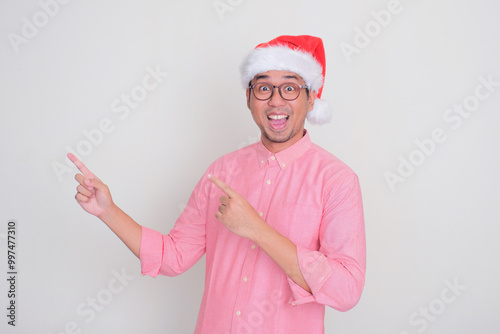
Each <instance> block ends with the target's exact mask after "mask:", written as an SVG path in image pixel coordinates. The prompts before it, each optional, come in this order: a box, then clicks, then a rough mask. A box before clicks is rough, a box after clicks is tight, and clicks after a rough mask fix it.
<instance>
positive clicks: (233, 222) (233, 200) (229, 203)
mask: <svg viewBox="0 0 500 334" xmlns="http://www.w3.org/2000/svg"><path fill="white" fill-rule="evenodd" d="M208 179H209V180H210V181H212V183H214V184H215V185H216V186H217V187H218V188H219V189H220V190H222V192H223V193H224V194H226V196H221V197H219V201H220V203H221V204H220V206H219V210H218V211H217V212H216V213H215V217H216V218H217V219H218V220H219V221H220V222H221V223H222V224H224V225H225V226H226V227H227V228H228V229H229V230H230V231H231V232H233V233H234V234H236V235H239V236H241V237H244V238H248V239H250V240H254V238H255V237H256V236H257V235H258V234H259V231H261V230H262V228H265V227H268V226H267V223H266V222H265V221H264V220H263V219H262V218H261V217H260V215H259V213H258V212H257V211H256V210H255V209H254V208H253V207H252V206H251V205H250V203H248V201H247V200H246V199H245V198H244V197H243V196H241V195H240V194H238V193H237V192H236V191H234V190H233V189H231V187H229V186H228V185H227V184H226V183H224V182H223V181H222V180H220V179H218V178H216V177H215V176H213V175H208Z"/></svg>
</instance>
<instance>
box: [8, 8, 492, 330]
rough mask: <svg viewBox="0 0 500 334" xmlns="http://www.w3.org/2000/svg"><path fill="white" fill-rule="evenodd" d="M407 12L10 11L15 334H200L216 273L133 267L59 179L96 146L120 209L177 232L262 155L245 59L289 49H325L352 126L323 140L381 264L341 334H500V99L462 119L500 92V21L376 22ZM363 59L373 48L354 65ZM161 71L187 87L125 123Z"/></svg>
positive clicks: (484, 14) (71, 184) (442, 15)
mask: <svg viewBox="0 0 500 334" xmlns="http://www.w3.org/2000/svg"><path fill="white" fill-rule="evenodd" d="M42 3H49V1H48V0H45V1H44V0H42ZM214 3H215V4H217V3H222V4H226V5H227V6H229V9H231V10H229V9H228V7H226V10H225V11H221V10H219V12H218V11H217V9H216V8H215V6H214ZM393 3H395V4H397V2H393ZM389 4H390V1H386V0H376V1H375V0H374V1H367V0H366V1H359V0H358V1H330V0H328V1H326V0H324V1H310V2H306V1H260V0H254V1H241V0H238V1H237V0H232V1H229V0H221V1H219V2H214V1H212V0H204V1H132V0H121V1H118V0H114V1H81V0H73V1H71V2H69V3H68V4H60V5H59V8H55V7H54V6H52V14H53V16H51V17H49V16H48V15H46V14H45V18H48V19H47V20H45V21H44V20H43V19H44V14H43V9H42V7H41V5H40V3H39V2H37V1H33V0H30V1H22V2H19V1H13V0H2V1H1V2H0V35H1V36H2V38H1V39H0V57H1V58H0V182H1V183H0V224H1V225H0V248H1V251H0V263H1V265H0V266H1V267H2V268H3V269H2V272H3V274H0V278H1V280H0V296H1V297H0V304H1V307H0V309H1V310H3V311H0V332H2V333H30V334H31V333H43V334H49V333H53V334H55V333H65V332H66V333H78V332H80V333H192V331H193V330H194V326H195V321H196V316H197V313H198V307H199V304H200V301H201V295H202V290H203V282H204V263H203V260H202V261H200V262H199V263H198V264H197V265H196V266H195V267H193V268H192V269H190V270H189V271H188V272H186V273H185V274H183V275H181V276H178V277H175V278H169V277H159V278H157V279H152V278H150V277H141V276H140V272H139V261H138V260H137V259H136V258H135V257H134V256H133V254H132V253H131V252H130V251H129V250H128V249H127V248H126V247H125V246H124V245H123V244H122V243H121V242H120V241H119V240H118V238H116V236H114V235H113V233H112V232H111V231H109V229H108V228H107V227H106V226H105V225H104V224H103V223H102V222H101V221H99V220H98V219H97V218H95V217H93V216H90V215H88V214H86V213H85V212H84V211H83V210H82V209H81V208H80V207H79V206H78V204H77V203H76V201H75V200H74V194H75V188H76V181H74V179H73V175H74V174H75V172H76V170H74V169H72V170H71V171H67V170H62V172H60V175H59V177H58V176H57V173H56V172H55V171H54V168H53V167H54V166H57V165H59V166H62V165H66V161H67V160H66V158H65V154H66V153H67V147H71V148H72V149H73V150H77V148H78V147H79V148H80V151H81V152H84V153H85V154H81V155H80V156H81V157H82V159H83V160H84V162H85V163H86V164H87V166H88V167H89V168H90V169H91V170H93V171H94V172H95V173H96V174H97V175H98V176H99V177H100V178H101V179H102V180H103V181H104V182H105V183H107V184H108V185H109V187H110V189H111V191H112V194H113V197H114V200H115V202H116V203H117V204H118V205H119V206H120V207H122V208H123V209H124V210H125V211H126V212H127V213H129V214H130V215H131V216H132V217H133V218H134V219H136V220H137V221H138V222H139V223H140V224H143V225H145V226H148V227H151V228H154V229H157V230H159V231H161V232H163V233H168V231H169V230H170V229H171V228H172V226H173V224H174V222H175V219H176V218H177V216H178V215H179V213H180V210H181V209H182V207H183V205H184V203H185V202H187V199H188V197H189V194H190V192H191V190H192V189H193V187H194V185H195V184H196V182H197V181H198V179H199V178H200V177H201V175H202V174H203V172H204V171H205V169H206V168H207V167H208V165H209V164H210V163H211V162H212V161H213V160H215V159H216V158H217V157H219V156H221V155H222V154H224V153H227V152H230V151H233V150H235V149H237V148H239V147H242V146H244V145H246V144H250V143H252V142H255V141H256V140H257V139H258V135H259V131H258V128H257V127H256V126H255V124H254V123H253V120H252V118H251V116H250V113H249V111H248V110H247V109H246V104H245V96H244V90H243V89H242V88H241V86H240V82H239V72H238V67H239V64H240V62H241V60H242V59H243V57H244V56H245V55H246V54H247V52H249V51H250V50H251V49H252V48H253V47H254V46H255V45H257V44H258V43H260V42H265V41H268V40H270V39H272V38H274V37H276V36H278V35H281V34H293V35H295V34H312V35H317V36H320V37H322V38H323V41H324V43H325V49H326V54H327V78H326V83H325V89H324V92H323V98H324V99H325V100H328V101H329V102H330V104H331V105H332V107H333V109H334V112H335V114H334V118H333V121H332V123H331V124H329V125H326V126H322V127H317V126H311V125H309V124H306V128H307V129H308V130H309V131H310V134H311V137H312V140H313V141H314V142H315V143H317V144H319V145H321V146H323V147H324V148H326V149H327V150H329V151H331V152H332V153H334V154H335V155H336V156H338V157H339V158H340V159H341V160H343V161H344V162H346V163H347V164H348V165H349V166H351V167H352V168H353V169H354V170H355V172H356V173H357V174H358V175H359V177H360V181H361V185H362V190H363V198H364V205H365V219H366V231H367V247H368V249H367V251H368V267H367V274H366V286H365V290H364V293H363V296H362V298H361V301H360V303H359V304H358V305H357V306H356V307H355V308H354V309H352V310H351V311H349V312H347V313H340V312H337V311H335V310H333V309H329V308H327V313H326V319H325V324H326V332H327V333H363V334H365V333H384V334H389V333H396V334H403V333H406V334H414V333H424V332H425V333H429V334H431V333H498V331H499V330H500V324H499V322H498V306H497V300H498V298H499V297H500V288H499V284H498V277H499V274H500V269H499V268H500V266H499V264H500V263H499V260H498V257H499V253H500V246H499V245H500V243H499V242H498V240H497V239H498V234H499V233H500V228H499V226H498V223H499V219H498V217H499V207H500V206H499V205H498V201H499V199H500V191H499V186H500V178H499V176H498V169H499V167H500V159H499V154H498V152H499V149H498V146H499V145H498V143H499V140H500V135H499V132H498V126H499V124H500V116H499V106H500V86H497V87H494V88H493V89H492V90H493V92H489V91H488V90H487V89H486V88H484V87H483V88H481V89H480V92H481V93H482V94H483V95H482V96H484V95H485V94H486V93H488V92H489V95H488V97H487V98H484V99H483V100H480V101H479V100H477V99H476V101H479V105H478V106H476V107H477V108H475V110H474V111H473V112H471V113H470V115H469V116H468V117H467V118H461V120H462V122H461V123H460V124H458V121H457V120H456V119H457V115H458V114H447V110H448V109H449V108H453V105H454V104H457V105H459V104H462V103H464V101H468V102H469V103H472V102H474V98H473V97H474V94H475V89H476V87H478V86H479V85H481V82H480V80H479V79H478V78H480V77H483V78H484V79H486V80H487V79H488V78H489V77H491V80H493V81H495V82H500V66H499V65H498V59H500V48H499V44H500V43H499V42H500V41H499V32H500V24H499V21H498V13H500V5H499V2H495V1H493V0H489V1H488V0H481V1H466V0H460V1H458V0H453V1H452V0H442V1H441V0H440V1H430V0H400V1H399V5H398V6H397V7H395V8H397V14H395V13H393V14H392V15H391V18H390V22H388V19H387V18H386V19H387V20H386V21H387V23H388V24H386V26H381V25H380V24H378V23H376V22H377V21H376V20H375V16H374V14H372V11H375V13H380V11H382V10H387V8H388V5H389ZM40 13H42V14H40ZM34 17H35V18H34ZM23 18H25V19H23ZM35 19H37V20H39V21H37V22H38V25H39V27H38V28H37V30H38V31H37V32H36V34H35V33H34V32H33V31H31V33H32V35H31V36H30V34H29V29H28V28H26V27H24V26H25V25H26V22H31V23H33V22H34V20H35ZM377 27H379V28H380V29H378V28H377ZM365 28H367V29H372V30H371V31H370V34H371V35H372V37H369V39H370V43H369V45H367V46H364V45H362V44H360V43H361V40H362V37H360V33H359V31H360V30H361V31H364V30H365ZM23 29H24V30H23ZM377 29H378V30H377ZM23 31H24V35H23ZM14 34H15V35H16V36H18V39H17V40H18V41H19V40H20V39H19V38H25V39H24V40H23V42H22V43H20V44H19V43H18V44H16V43H13V42H12V39H13V37H12V36H14ZM356 36H357V37H356ZM28 37H29V38H28ZM342 43H344V44H342ZM356 43H357V44H356ZM346 44H349V45H351V46H353V47H356V45H358V46H363V47H357V53H353V54H351V55H350V56H349V55H347V54H345V53H344V52H343V51H342V48H341V46H342V45H343V46H344V47H345V45H346ZM147 68H150V69H153V70H154V69H156V68H159V70H160V71H162V72H168V76H166V77H164V78H163V80H162V82H161V83H160V84H159V85H158V86H157V88H155V89H153V90H152V91H149V92H148V95H147V97H146V98H145V99H144V100H142V101H140V102H139V103H138V105H137V106H136V107H135V108H134V109H130V113H129V114H128V116H127V117H123V119H120V117H119V116H120V115H121V116H123V114H122V113H115V112H113V109H112V104H113V101H115V100H116V99H120V97H121V96H122V94H131V92H132V91H133V90H134V89H136V93H137V92H138V90H137V89H139V88H137V86H140V85H141V84H142V80H143V78H144V77H145V76H146V75H147V74H148V70H147ZM151 82H152V81H151ZM121 105H122V106H123V104H121ZM446 115H448V116H454V117H455V118H454V119H455V120H454V121H453V122H451V121H450V120H448V121H446V120H445V119H444V118H443V117H445V116H446ZM103 119H109V120H110V121H111V122H112V124H113V128H112V131H108V132H109V133H107V134H104V135H103V136H102V138H99V136H97V135H96V137H95V138H94V141H95V143H96V144H95V145H92V146H90V147H89V146H88V144H87V146H85V143H82V141H87V142H88V140H87V139H86V137H85V135H84V134H83V132H84V131H91V130H93V129H96V128H98V127H99V123H100V122H101V121H102V120H103ZM436 128H440V129H442V133H443V136H444V137H445V138H446V140H445V141H444V142H442V143H438V144H436V145H435V146H436V147H435V148H433V149H431V148H430V146H428V148H429V152H430V153H429V154H426V155H423V154H424V153H418V152H419V148H418V146H417V145H416V143H415V141H416V140H420V141H424V140H426V139H429V138H431V134H432V132H433V130H434V129H436ZM94 133H95V132H94ZM443 136H442V137H443ZM79 145H80V146H79ZM77 153H78V152H77ZM410 158H412V159H413V161H416V162H417V163H418V166H416V167H414V170H413V172H411V173H410V172H408V171H407V172H408V173H407V174H406V176H405V177H403V178H402V179H404V182H396V183H395V184H394V185H393V189H391V187H390V186H389V183H388V182H387V180H386V174H387V172H391V173H394V175H396V174H398V167H399V166H400V164H401V159H405V160H409V159H410ZM61 173H62V174H61ZM9 219H15V220H17V223H18V231H17V232H18V234H17V259H16V260H17V265H18V271H19V275H18V286H17V293H18V295H17V319H16V325H17V326H16V327H15V328H13V327H12V326H8V325H7V320H8V318H7V317H6V314H7V310H6V307H7V303H8V299H7V290H8V286H7V282H6V279H5V278H3V277H6V272H7V269H6V262H7V259H6V246H7V243H6V229H7V222H8V221H9ZM113 272H115V273H116V272H118V273H125V275H126V276H127V278H125V279H124V283H118V282H119V281H117V280H116V279H115V274H114V273H113ZM447 282H448V283H447ZM110 283H111V288H110V285H109V284H110ZM447 284H455V285H458V286H459V288H457V289H455V290H451V289H449V288H448V285H447ZM111 290H113V291H114V292H111ZM443 296H444V297H443ZM443 298H444V299H443ZM92 300H96V301H97V303H98V304H97V305H96V306H95V309H99V312H97V311H91V310H93V309H92V306H91V305H93V304H92ZM99 301H100V302H99ZM103 304H104V305H103ZM92 312H95V315H94V316H91V315H90V314H91V313H92ZM424 314H426V315H424Z"/></svg>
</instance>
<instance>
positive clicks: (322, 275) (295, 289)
mask: <svg viewBox="0 0 500 334" xmlns="http://www.w3.org/2000/svg"><path fill="white" fill-rule="evenodd" d="M297 257H298V260H299V267H300V271H301V272H302V276H304V279H305V281H306V283H307V284H308V285H309V288H311V291H312V294H311V293H309V292H308V291H306V290H305V289H303V288H302V287H300V286H299V285H298V284H297V283H295V282H294V281H292V280H291V279H290V278H288V283H289V284H290V288H291V289H292V294H293V299H294V300H292V301H290V302H289V304H290V305H292V306H298V305H301V304H305V303H310V302H314V301H316V298H315V297H314V296H315V295H316V294H318V293H319V292H320V291H321V288H322V287H323V285H324V284H325V282H326V281H327V280H328V278H329V277H330V276H331V275H332V269H331V268H330V264H329V263H328V259H327V258H326V256H325V255H324V254H322V253H320V252H317V251H310V250H307V249H304V248H302V247H300V246H297Z"/></svg>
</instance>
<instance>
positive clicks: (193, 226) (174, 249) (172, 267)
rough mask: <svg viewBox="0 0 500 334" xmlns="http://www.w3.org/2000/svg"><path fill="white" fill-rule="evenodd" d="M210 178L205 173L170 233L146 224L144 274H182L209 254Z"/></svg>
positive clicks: (142, 257)
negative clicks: (208, 214)
mask: <svg viewBox="0 0 500 334" xmlns="http://www.w3.org/2000/svg"><path fill="white" fill-rule="evenodd" d="M207 180H208V179H207V178H206V176H204V177H203V178H202V179H201V180H200V181H199V182H198V184H197V185H196V187H195V189H194V190H193V193H192V194H191V197H190V198H189V201H188V204H187V205H186V207H185V209H184V210H183V212H182V213H181V215H180V217H179V218H178V219H177V221H176V222H175V225H174V227H173V228H172V230H171V231H170V233H169V234H161V233H160V232H158V231H154V230H152V229H149V228H146V227H142V239H141V247H140V252H139V259H140V261H141V273H142V274H143V275H148V276H151V277H156V276H158V275H165V276H176V275H179V274H181V273H183V272H185V271H186V270H188V269H189V268H191V267H192V266H193V265H194V264H195V263H196V262H197V261H198V260H199V259H200V258H201V257H202V256H203V254H205V246H206V239H205V236H206V207H207V196H208V194H207V189H209V185H207Z"/></svg>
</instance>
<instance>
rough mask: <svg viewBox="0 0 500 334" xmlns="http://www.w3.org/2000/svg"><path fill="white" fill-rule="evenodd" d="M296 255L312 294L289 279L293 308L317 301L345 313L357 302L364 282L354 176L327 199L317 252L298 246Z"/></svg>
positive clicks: (357, 189) (361, 227) (361, 221)
mask: <svg viewBox="0 0 500 334" xmlns="http://www.w3.org/2000/svg"><path fill="white" fill-rule="evenodd" d="M297 256H298V261H299V267H300V270H301V272H302V275H303V276H304V279H305V280H306V282H307V284H308V285H309V287H310V288H311V291H312V294H310V293H309V292H307V291H306V290H304V289H303V288H301V287H300V286H298V285H297V284H295V282H293V281H292V280H291V279H289V283H290V287H291V289H292V293H293V297H294V300H293V301H291V302H290V304H291V305H292V306H297V305H300V304H304V303H308V302H317V303H320V304H325V305H328V306H330V307H332V308H334V309H336V310H339V311H347V310H349V309H351V308H353V307H354V306H355V305H356V304H357V303H358V301H359V299H360V298H361V293H362V291H363V287H364V282H365V270H366V240H365V226H364V214H363V204H362V198H361V189H360V186H359V180H358V177H357V176H356V175H355V174H354V175H351V176H348V177H346V178H345V179H344V181H343V182H342V184H341V185H340V186H339V187H334V189H333V190H332V191H331V193H330V195H329V196H328V198H327V204H326V206H325V209H324V213H323V220H322V223H321V228H320V248H319V250H309V249H305V248H303V247H300V246H297ZM292 283H293V284H292Z"/></svg>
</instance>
